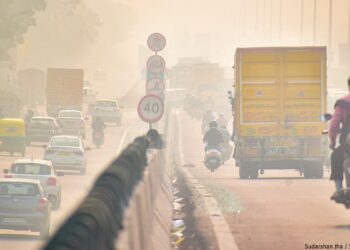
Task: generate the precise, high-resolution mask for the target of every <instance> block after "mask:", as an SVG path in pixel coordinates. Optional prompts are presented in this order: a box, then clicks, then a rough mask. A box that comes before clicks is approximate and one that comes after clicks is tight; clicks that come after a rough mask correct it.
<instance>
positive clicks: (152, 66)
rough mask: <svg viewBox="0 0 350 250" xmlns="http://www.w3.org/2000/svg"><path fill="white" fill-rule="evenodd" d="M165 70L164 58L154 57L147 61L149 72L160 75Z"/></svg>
mask: <svg viewBox="0 0 350 250" xmlns="http://www.w3.org/2000/svg"><path fill="white" fill-rule="evenodd" d="M164 70H165V60H164V58H163V57H161V56H158V55H154V56H151V57H150V58H149V59H148V60H147V71H149V72H152V73H160V72H162V71H164Z"/></svg>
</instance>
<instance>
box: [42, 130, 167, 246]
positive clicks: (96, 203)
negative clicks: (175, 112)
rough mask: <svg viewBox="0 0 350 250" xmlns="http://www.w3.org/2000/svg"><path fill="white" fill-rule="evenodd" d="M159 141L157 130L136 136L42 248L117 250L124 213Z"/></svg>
mask: <svg viewBox="0 0 350 250" xmlns="http://www.w3.org/2000/svg"><path fill="white" fill-rule="evenodd" d="M160 142H161V139H160V136H159V134H158V133H157V132H156V131H151V132H150V133H148V136H142V137H138V138H136V139H135V140H134V141H133V142H132V143H131V144H130V145H129V146H128V147H127V148H126V149H125V150H124V151H123V152H122V153H121V154H120V156H119V157H118V158H116V159H115V160H114V161H113V162H112V163H111V164H110V166H108V167H107V169H106V170H105V171H104V172H103V173H102V174H101V175H100V176H99V177H98V178H97V180H96V182H95V183H94V185H93V187H92V189H91V190H90V192H89V194H88V195H87V196H86V197H85V199H84V200H83V201H82V203H81V204H80V206H79V207H78V208H77V209H76V211H75V212H74V213H73V214H72V215H71V216H70V217H69V218H68V219H67V220H66V222H65V223H64V224H63V225H62V226H61V227H60V228H59V229H58V231H57V232H56V233H55V235H53V236H52V237H51V239H50V240H49V241H48V243H47V244H46V246H45V247H44V248H43V249H45V250H73V249H74V250H90V249H91V250H92V249H93V250H95V249H99V250H107V249H108V250H112V249H115V242H116V239H117V238H118V236H119V233H120V232H121V230H122V229H123V217H124V212H125V210H126V208H127V207H128V205H129V201H130V198H131V196H132V194H133V191H134V189H135V187H136V186H137V185H138V183H139V182H140V181H141V180H142V178H143V175H144V171H145V168H146V166H147V161H148V159H147V150H148V149H149V148H159V146H160V144H159V143H160Z"/></svg>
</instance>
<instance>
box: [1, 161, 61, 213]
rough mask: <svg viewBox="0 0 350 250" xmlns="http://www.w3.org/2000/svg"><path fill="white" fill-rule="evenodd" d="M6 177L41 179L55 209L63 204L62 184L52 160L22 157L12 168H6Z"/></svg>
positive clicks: (59, 174)
mask: <svg viewBox="0 0 350 250" xmlns="http://www.w3.org/2000/svg"><path fill="white" fill-rule="evenodd" d="M4 173H5V178H18V179H33V180H38V181H40V184H41V186H42V187H43V188H44V191H45V193H46V194H47V196H48V199H49V200H50V201H51V203H52V207H53V208H54V209H58V208H59V207H60V205H61V194H62V186H61V182H60V180H59V178H58V176H63V173H62V172H56V171H55V170H54V168H53V166H52V163H51V161H45V160H36V159H20V160H17V161H15V162H14V163H13V164H12V166H11V168H10V169H4Z"/></svg>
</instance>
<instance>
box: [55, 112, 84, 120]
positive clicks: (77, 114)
mask: <svg viewBox="0 0 350 250" xmlns="http://www.w3.org/2000/svg"><path fill="white" fill-rule="evenodd" d="M59 117H63V118H65V117H74V118H81V113H80V112H79V111H63V112H60V114H59Z"/></svg>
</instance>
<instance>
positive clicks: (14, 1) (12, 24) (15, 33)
mask: <svg viewBox="0 0 350 250" xmlns="http://www.w3.org/2000/svg"><path fill="white" fill-rule="evenodd" d="M45 6H46V4H45V0H1V1H0V61H4V60H9V59H10V56H9V54H8V50H9V49H11V48H15V47H16V46H17V44H20V43H22V42H23V35H24V34H25V33H26V32H27V30H28V28H29V27H30V26H33V25H35V23H36V22H35V17H34V16H35V13H36V12H37V11H39V10H44V9H45Z"/></svg>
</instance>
